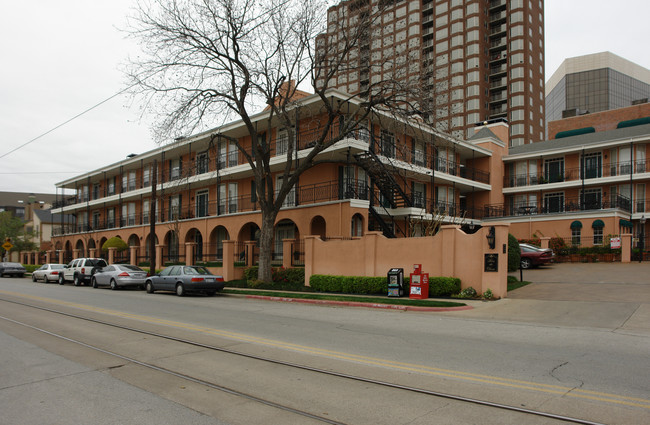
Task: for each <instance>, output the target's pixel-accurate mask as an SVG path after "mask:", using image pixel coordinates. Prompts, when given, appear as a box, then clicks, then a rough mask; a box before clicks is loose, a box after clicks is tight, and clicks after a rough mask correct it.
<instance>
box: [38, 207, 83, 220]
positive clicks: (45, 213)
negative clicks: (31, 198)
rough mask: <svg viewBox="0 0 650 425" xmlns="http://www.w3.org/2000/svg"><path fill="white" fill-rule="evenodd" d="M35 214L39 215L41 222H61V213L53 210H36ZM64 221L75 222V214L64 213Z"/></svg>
mask: <svg viewBox="0 0 650 425" xmlns="http://www.w3.org/2000/svg"><path fill="white" fill-rule="evenodd" d="M34 215H36V217H38V219H39V220H40V221H41V223H54V224H56V223H61V214H52V211H51V210H38V209H35V210H34ZM63 222H64V223H74V222H75V216H74V215H71V214H64V215H63Z"/></svg>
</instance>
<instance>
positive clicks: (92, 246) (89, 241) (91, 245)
mask: <svg viewBox="0 0 650 425" xmlns="http://www.w3.org/2000/svg"><path fill="white" fill-rule="evenodd" d="M93 248H97V246H96V245H95V239H93V238H90V239H89V240H88V249H93Z"/></svg>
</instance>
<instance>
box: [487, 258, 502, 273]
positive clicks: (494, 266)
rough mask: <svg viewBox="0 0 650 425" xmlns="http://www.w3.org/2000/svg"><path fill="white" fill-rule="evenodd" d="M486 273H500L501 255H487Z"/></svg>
mask: <svg viewBox="0 0 650 425" xmlns="http://www.w3.org/2000/svg"><path fill="white" fill-rule="evenodd" d="M484 270H485V271H486V272H498V271H499V254H485V268H484Z"/></svg>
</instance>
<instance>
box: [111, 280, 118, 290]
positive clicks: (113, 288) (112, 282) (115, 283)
mask: <svg viewBox="0 0 650 425" xmlns="http://www.w3.org/2000/svg"><path fill="white" fill-rule="evenodd" d="M111 289H112V290H113V291H115V290H116V289H117V282H116V281H115V279H111Z"/></svg>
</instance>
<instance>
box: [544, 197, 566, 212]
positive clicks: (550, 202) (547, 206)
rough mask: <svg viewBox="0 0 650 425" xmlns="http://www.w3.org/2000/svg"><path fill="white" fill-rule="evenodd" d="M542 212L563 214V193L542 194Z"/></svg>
mask: <svg viewBox="0 0 650 425" xmlns="http://www.w3.org/2000/svg"><path fill="white" fill-rule="evenodd" d="M544 212H545V213H558V212H564V192H557V193H545V194H544Z"/></svg>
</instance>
